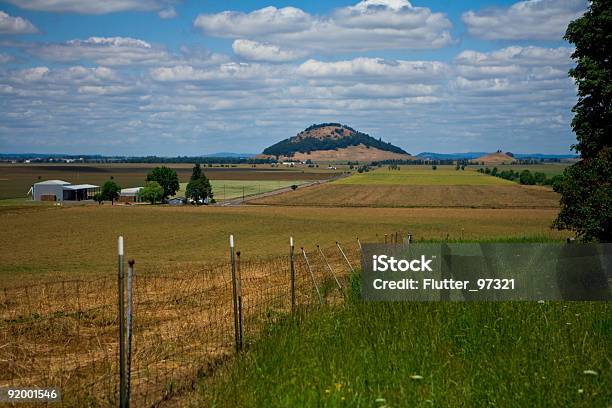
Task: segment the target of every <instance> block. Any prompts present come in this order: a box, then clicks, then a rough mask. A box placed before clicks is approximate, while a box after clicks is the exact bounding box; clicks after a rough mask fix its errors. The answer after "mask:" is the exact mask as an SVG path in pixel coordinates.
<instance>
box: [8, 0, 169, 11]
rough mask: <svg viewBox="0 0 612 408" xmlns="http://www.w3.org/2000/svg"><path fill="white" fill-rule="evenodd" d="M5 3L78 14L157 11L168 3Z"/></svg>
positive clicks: (133, 0)
mask: <svg viewBox="0 0 612 408" xmlns="http://www.w3.org/2000/svg"><path fill="white" fill-rule="evenodd" d="M7 2H9V3H11V4H13V5H15V6H17V7H20V8H22V9H27V10H35V11H51V12H68V13H80V14H106V13H115V12H121V11H130V10H136V11H147V10H158V9H161V8H162V7H164V6H165V5H166V4H167V3H168V1H165V0H100V1H95V0H7Z"/></svg>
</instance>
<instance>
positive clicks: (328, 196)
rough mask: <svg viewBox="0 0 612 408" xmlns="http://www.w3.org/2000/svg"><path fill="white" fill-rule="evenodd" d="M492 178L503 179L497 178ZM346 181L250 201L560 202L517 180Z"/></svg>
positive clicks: (536, 205)
mask: <svg viewBox="0 0 612 408" xmlns="http://www.w3.org/2000/svg"><path fill="white" fill-rule="evenodd" d="M351 178H352V177H351ZM489 178H491V179H495V180H501V179H498V178H496V177H489ZM349 179H350V178H349ZM349 179H344V180H349ZM344 180H341V181H339V182H334V183H330V184H324V185H320V186H313V187H307V188H302V189H297V190H296V191H291V192H288V193H285V194H280V195H275V196H271V197H264V198H260V199H255V200H251V201H249V204H265V205H283V206H320V207H334V206H344V207H464V208H465V207H467V208H551V209H553V208H557V207H558V205H559V195H558V194H557V193H555V192H554V191H552V190H551V189H549V188H546V187H540V186H520V185H517V184H515V183H510V184H505V183H504V185H482V186H481V185H446V186H445V185H385V184H381V185H378V184H370V185H355V184H341V183H342V181H344Z"/></svg>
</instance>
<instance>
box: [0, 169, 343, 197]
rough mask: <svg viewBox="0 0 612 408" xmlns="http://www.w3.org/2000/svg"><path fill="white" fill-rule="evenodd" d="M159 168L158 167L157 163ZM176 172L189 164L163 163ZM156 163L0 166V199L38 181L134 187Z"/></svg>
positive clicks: (285, 173)
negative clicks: (114, 184) (110, 182)
mask: <svg viewBox="0 0 612 408" xmlns="http://www.w3.org/2000/svg"><path fill="white" fill-rule="evenodd" d="M159 165H161V164H159ZM164 165H165V166H167V167H170V168H172V169H174V170H176V172H177V174H178V176H179V180H180V181H182V182H187V181H188V180H189V177H190V176H191V169H192V167H193V165H192V164H189V163H168V164H164ZM155 166H158V164H146V163H142V164H140V163H135V164H132V163H116V164H0V200H1V199H6V198H20V197H25V196H26V194H27V192H28V190H29V189H30V187H31V186H32V184H33V183H36V182H37V181H39V180H51V179H60V180H65V181H68V182H71V183H74V184H80V183H88V184H96V185H102V184H103V183H104V182H105V181H107V180H109V179H110V177H111V176H112V177H113V178H114V180H115V182H116V183H117V184H119V186H121V187H137V186H142V185H143V184H144V181H145V178H146V176H147V173H148V172H149V171H150V170H151V169H152V168H154V167H155ZM203 170H204V174H206V176H207V177H209V178H210V179H211V180H261V181H273V180H281V181H291V180H324V179H327V178H330V177H333V176H334V173H336V172H337V171H334V170H328V169H327V168H324V167H321V168H307V167H306V168H287V167H282V168H281V167H270V165H267V164H260V165H257V167H250V166H247V165H237V166H236V167H207V166H204V167H203Z"/></svg>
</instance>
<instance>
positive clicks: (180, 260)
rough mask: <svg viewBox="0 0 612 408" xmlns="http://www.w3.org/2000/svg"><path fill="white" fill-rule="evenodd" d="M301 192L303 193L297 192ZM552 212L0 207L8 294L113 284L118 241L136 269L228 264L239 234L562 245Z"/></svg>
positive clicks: (269, 250)
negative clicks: (32, 286)
mask: <svg viewBox="0 0 612 408" xmlns="http://www.w3.org/2000/svg"><path fill="white" fill-rule="evenodd" d="M298 191H299V190H298ZM555 215H556V210H553V209H529V210H527V209H498V210H490V209H468V208H457V209H451V208H435V209H434V208H431V209H428V208H415V209H409V208H315V207H263V206H262V207H259V206H258V207H256V206H242V207H198V208H194V207H183V208H177V207H169V206H149V205H144V206H118V205H115V206H110V205H103V206H97V205H88V206H75V207H53V206H35V207H34V206H31V207H25V208H20V207H17V206H9V207H0V225H2V229H3V233H2V234H0V259H2V263H0V276H2V277H3V279H2V286H12V285H16V284H23V281H24V279H25V278H26V277H29V278H28V279H31V280H36V281H41V280H44V279H47V278H50V279H59V278H60V277H64V278H74V277H83V276H100V275H107V274H111V275H113V274H114V273H115V263H116V248H115V247H116V237H117V236H118V235H121V234H122V235H124V236H125V239H126V254H127V256H128V257H134V258H136V260H137V262H138V265H139V269H140V268H143V269H146V268H153V267H158V266H159V265H173V267H175V268H177V269H178V268H181V265H184V264H189V263H191V262H218V261H226V260H227V257H228V256H229V255H228V244H227V238H228V235H229V234H230V233H233V234H235V236H236V242H237V245H239V247H240V249H241V250H242V251H243V253H244V254H245V256H253V255H257V256H264V257H265V256H276V255H278V254H279V253H281V254H282V253H284V252H285V251H287V250H288V249H287V246H288V245H287V240H288V237H289V236H290V235H293V236H294V237H295V238H296V240H297V242H298V245H299V246H302V245H303V246H306V247H312V246H314V245H316V244H321V245H324V244H325V245H327V244H329V243H332V244H333V242H335V241H341V242H354V240H355V238H356V237H357V236H359V237H360V238H361V239H362V240H363V241H364V242H365V241H375V240H378V241H380V240H382V237H383V235H384V234H386V233H389V232H393V231H402V232H412V233H413V234H414V237H415V239H426V238H427V239H443V238H445V237H446V236H447V234H448V235H449V236H450V238H451V239H452V238H460V237H462V236H463V238H466V239H487V238H512V237H519V238H520V237H534V236H539V237H547V238H556V239H563V237H565V236H566V235H565V234H564V233H560V232H558V231H554V230H551V229H550V224H551V222H552V220H553V219H554V217H555Z"/></svg>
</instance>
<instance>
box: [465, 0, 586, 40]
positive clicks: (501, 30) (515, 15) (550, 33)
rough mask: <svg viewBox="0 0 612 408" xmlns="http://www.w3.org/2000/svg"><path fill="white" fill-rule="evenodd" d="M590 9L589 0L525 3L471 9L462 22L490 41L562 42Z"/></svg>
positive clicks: (469, 30) (475, 33)
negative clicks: (503, 6)
mask: <svg viewBox="0 0 612 408" xmlns="http://www.w3.org/2000/svg"><path fill="white" fill-rule="evenodd" d="M587 6H588V2H587V1H586V0H525V1H519V2H517V3H515V4H513V5H512V6H510V7H507V8H490V9H485V10H482V11H472V10H470V11H468V12H466V13H463V15H462V16H461V19H462V20H463V22H464V23H465V24H466V26H467V29H468V33H469V34H470V35H472V36H474V37H479V38H483V39H486V40H522V39H535V40H561V38H562V37H563V35H564V34H565V30H566V28H567V25H568V24H569V22H570V21H572V20H574V19H576V18H578V17H580V16H581V15H582V14H583V13H584V11H585V10H586V8H587Z"/></svg>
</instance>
